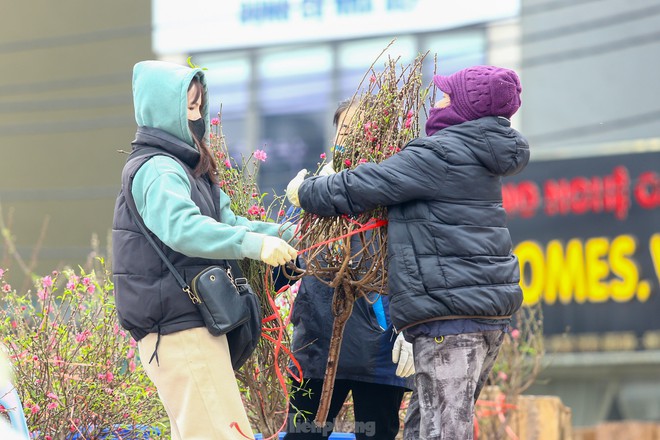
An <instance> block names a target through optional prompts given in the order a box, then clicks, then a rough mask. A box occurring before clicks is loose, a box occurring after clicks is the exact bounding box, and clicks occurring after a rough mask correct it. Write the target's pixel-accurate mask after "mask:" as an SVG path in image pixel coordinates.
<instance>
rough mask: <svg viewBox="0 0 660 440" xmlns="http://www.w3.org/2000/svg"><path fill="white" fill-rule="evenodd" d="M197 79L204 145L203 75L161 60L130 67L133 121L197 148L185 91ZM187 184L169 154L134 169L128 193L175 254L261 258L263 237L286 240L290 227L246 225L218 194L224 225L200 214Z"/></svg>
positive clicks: (186, 91)
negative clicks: (279, 237) (135, 170)
mask: <svg viewBox="0 0 660 440" xmlns="http://www.w3.org/2000/svg"><path fill="white" fill-rule="evenodd" d="M195 76H197V77H198V78H199V79H200V81H201V83H202V85H203V89H204V99H203V107H202V109H201V112H202V117H203V118H204V120H205V123H206V134H205V137H206V138H207V139H206V141H207V143H208V133H209V126H210V124H209V116H208V107H209V105H208V102H209V99H208V91H207V86H206V80H205V77H204V72H203V71H202V70H201V69H198V68H189V67H185V66H180V65H177V64H173V63H168V62H163V61H143V62H140V63H137V64H136V65H135V67H134V69H133V100H134V107H135V121H136V122H137V124H138V126H139V127H151V128H156V129H159V130H162V131H165V132H167V133H168V134H170V135H172V136H174V137H176V138H177V139H179V140H181V141H183V143H185V144H186V145H187V146H188V147H189V148H191V149H193V150H196V147H195V143H194V141H193V138H192V135H191V133H190V130H189V128H188V87H189V85H190V82H191V81H192V79H193V78H194V77H195ZM190 185H191V184H190V181H189V179H188V176H187V175H186V172H185V171H184V170H183V168H182V167H181V165H180V164H179V163H178V162H177V161H175V160H173V159H171V158H170V157H168V156H155V157H153V158H151V159H149V160H148V161H147V162H146V163H145V164H144V165H142V167H141V168H140V169H139V170H138V172H137V174H136V175H135V178H134V180H133V186H132V190H131V193H132V195H133V199H134V200H135V205H136V207H137V209H138V212H139V213H140V215H141V216H142V219H143V220H144V223H145V225H146V226H147V228H149V230H151V231H152V232H153V233H154V234H155V235H156V236H157V237H158V238H160V240H161V241H162V242H163V243H165V244H166V245H168V246H169V247H170V248H172V249H173V250H175V251H177V252H180V253H182V254H184V255H188V256H191V257H203V258H214V259H232V260H237V259H242V258H252V259H259V258H260V254H261V247H262V244H263V238H264V234H265V235H271V236H278V233H279V231H281V230H283V229H285V232H284V236H283V237H282V238H283V239H284V240H289V239H290V238H291V236H292V235H293V230H294V228H281V225H279V224H276V223H268V222H260V221H250V220H247V219H246V218H244V217H241V216H237V215H235V214H234V213H233V212H232V211H231V209H230V199H229V196H227V194H225V193H224V192H223V191H220V218H221V219H222V222H218V221H215V220H214V219H212V218H210V217H207V216H203V215H201V213H200V210H199V208H198V207H197V206H196V205H195V203H194V202H193V201H192V199H191V198H190V191H191V187H190Z"/></svg>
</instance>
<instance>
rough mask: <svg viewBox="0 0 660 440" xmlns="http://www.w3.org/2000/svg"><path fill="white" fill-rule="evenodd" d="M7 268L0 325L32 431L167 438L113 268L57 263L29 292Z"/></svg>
mask: <svg viewBox="0 0 660 440" xmlns="http://www.w3.org/2000/svg"><path fill="white" fill-rule="evenodd" d="M99 261H100V265H101V267H103V260H99ZM5 275H6V272H5V270H4V269H0V291H1V292H2V294H3V307H2V309H0V332H2V335H3V343H4V344H3V345H4V348H5V350H6V354H7V355H8V357H9V359H10V360H11V363H12V364H13V367H14V372H15V386H16V388H17V390H18V394H19V396H20V398H21V402H22V405H23V409H24V412H25V418H26V421H27V424H28V428H29V431H30V432H31V437H32V438H33V439H39V440H42V439H43V440H65V439H66V440H73V439H83V438H84V439H92V438H94V439H96V438H99V439H100V438H120V437H121V438H124V439H129V438H131V439H138V438H139V439H147V438H151V439H158V438H162V437H161V434H160V433H161V432H163V429H162V428H163V427H164V426H165V424H166V423H167V416H166V414H165V411H164V410H163V408H162V405H161V404H160V401H159V399H158V397H157V395H156V389H155V388H154V387H153V386H152V385H151V382H150V380H149V379H148V377H147V375H146V374H145V372H144V371H143V370H142V368H141V365H140V363H139V362H138V360H137V359H136V355H137V351H136V349H135V347H136V342H135V341H134V340H133V339H132V338H131V337H130V336H129V335H127V334H126V333H125V332H124V331H123V330H122V329H121V328H120V326H119V323H118V320H117V317H116V312H115V307H114V302H113V285H112V282H111V279H110V276H109V274H108V273H107V272H106V271H105V270H100V271H93V272H91V273H86V272H85V271H83V270H82V269H81V270H80V271H79V272H75V271H73V270H70V269H67V270H64V271H62V272H57V271H54V272H52V273H51V274H50V275H47V276H44V277H41V278H38V279H37V281H36V284H35V291H36V292H32V291H27V292H25V293H20V292H17V291H16V290H15V289H13V288H12V286H11V285H10V284H9V283H8V282H7V281H6V280H5V278H6V277H5ZM6 410H13V409H11V408H7V409H6Z"/></svg>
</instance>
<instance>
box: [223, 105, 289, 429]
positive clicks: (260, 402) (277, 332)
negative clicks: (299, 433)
mask: <svg viewBox="0 0 660 440" xmlns="http://www.w3.org/2000/svg"><path fill="white" fill-rule="evenodd" d="M221 116H222V114H221V113H220V114H218V117H217V118H213V119H212V120H211V150H212V151H213V154H214V156H215V158H216V160H217V162H218V167H219V173H220V176H219V178H220V186H221V188H222V190H223V191H225V192H226V193H227V195H229V196H230V198H231V209H232V211H234V213H235V214H236V215H240V216H243V217H246V218H248V219H251V220H261V221H269V220H270V221H273V220H272V219H275V221H278V222H280V223H282V221H283V220H284V216H285V212H284V209H283V208H284V206H283V201H284V198H283V197H280V196H276V195H275V196H274V201H273V202H272V203H271V204H269V205H268V206H264V198H265V196H266V193H262V192H261V191H260V190H259V187H258V185H257V175H258V172H259V167H260V165H261V164H262V163H263V162H265V161H266V159H267V153H266V152H265V151H263V150H256V151H254V152H253V153H252V154H250V156H249V157H247V158H242V160H241V161H237V160H236V159H234V158H233V157H232V156H231V155H230V154H229V151H228V148H227V144H226V141H225V137H224V134H223V132H222V125H221ZM283 228H284V226H283ZM238 265H239V268H240V270H241V272H242V274H243V276H244V277H245V278H247V279H248V282H249V283H250V285H251V286H252V288H253V289H254V291H255V293H257V295H258V296H259V298H260V301H261V309H262V337H261V339H260V341H259V344H258V345H257V348H256V349H255V351H254V353H253V354H252V356H251V357H250V358H249V359H248V361H247V362H246V363H245V365H244V366H243V367H242V368H241V369H240V371H238V372H237V375H236V377H237V379H238V381H239V386H240V387H241V391H242V394H243V401H244V404H245V407H246V409H247V412H248V417H249V419H250V423H251V424H252V426H254V427H256V428H257V430H258V431H259V432H261V433H262V434H263V435H264V438H269V437H271V436H275V435H277V433H278V432H279V431H281V430H282V429H283V427H284V426H285V423H286V417H287V405H288V388H289V387H288V385H289V379H288V376H289V374H292V372H291V371H288V365H289V362H290V361H292V360H293V361H295V358H294V357H293V354H292V353H291V352H290V350H289V347H290V342H291V341H290V336H291V326H290V325H289V311H290V309H291V304H292V301H293V292H292V291H294V290H295V289H288V283H284V284H285V285H284V286H283V287H280V288H276V283H275V279H274V276H273V269H272V268H271V267H270V266H268V265H267V264H265V263H262V262H260V261H257V260H250V259H244V260H241V261H239V262H238ZM285 281H288V280H286V279H285ZM287 373H288V374H287Z"/></svg>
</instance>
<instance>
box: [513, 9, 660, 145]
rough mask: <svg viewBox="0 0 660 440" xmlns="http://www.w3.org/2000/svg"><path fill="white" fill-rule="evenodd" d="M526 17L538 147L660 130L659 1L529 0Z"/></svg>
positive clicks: (525, 57)
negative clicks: (659, 77) (659, 73)
mask: <svg viewBox="0 0 660 440" xmlns="http://www.w3.org/2000/svg"><path fill="white" fill-rule="evenodd" d="M520 20H521V30H522V33H521V42H522V52H521V53H522V62H521V67H522V72H523V75H524V85H525V91H524V92H523V94H524V103H523V111H522V114H521V118H522V120H521V124H522V128H523V130H524V132H525V133H526V135H527V136H528V137H529V139H530V141H531V145H532V146H533V147H534V148H537V149H540V148H552V147H553V146H561V145H567V144H568V145H579V144H583V143H599V142H611V141H618V140H628V139H642V138H654V137H658V136H660V101H659V100H658V97H659V96H660V81H658V72H659V71H660V3H659V2H658V1H657V0H581V1H565V0H554V1H549V0H523V1H522V12H521V19H520Z"/></svg>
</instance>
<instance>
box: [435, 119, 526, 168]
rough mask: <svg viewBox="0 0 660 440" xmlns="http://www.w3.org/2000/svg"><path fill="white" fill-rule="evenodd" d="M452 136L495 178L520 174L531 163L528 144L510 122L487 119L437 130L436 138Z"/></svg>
mask: <svg viewBox="0 0 660 440" xmlns="http://www.w3.org/2000/svg"><path fill="white" fill-rule="evenodd" d="M447 135H451V136H453V137H456V138H458V139H459V140H460V141H462V144H463V145H465V146H466V147H467V148H468V149H469V150H470V152H471V153H472V154H473V155H474V157H475V158H476V159H477V160H478V161H479V162H480V163H481V164H483V166H484V167H486V169H488V171H490V172H491V173H493V174H494V175H496V176H510V175H513V174H517V173H519V172H520V171H522V169H523V168H524V167H525V166H526V165H527V163H528V162H529V143H528V142H527V139H525V137H523V136H522V135H521V134H520V133H519V132H518V131H517V130H515V129H514V128H511V121H509V120H508V119H506V118H503V117H498V116H487V117H485V118H480V119H476V120H474V121H468V122H464V123H462V124H460V125H454V126H451V127H447V128H445V129H443V130H440V131H438V132H437V133H436V134H435V135H434V136H433V137H435V136H440V137H442V136H447Z"/></svg>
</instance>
